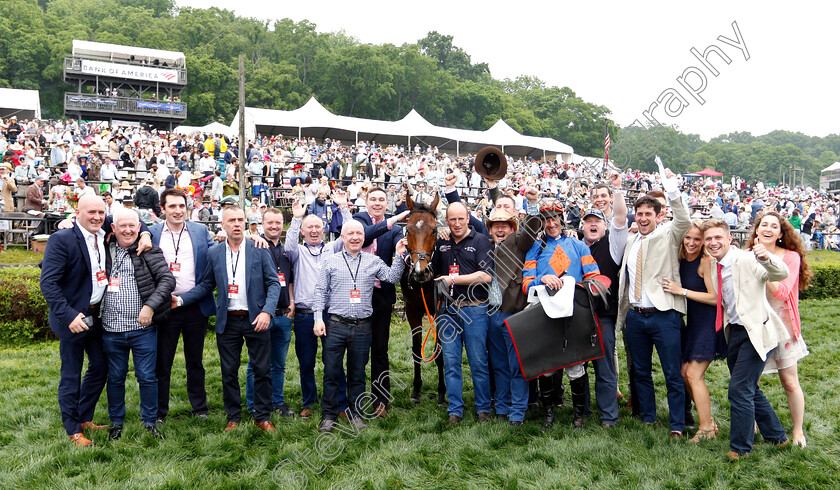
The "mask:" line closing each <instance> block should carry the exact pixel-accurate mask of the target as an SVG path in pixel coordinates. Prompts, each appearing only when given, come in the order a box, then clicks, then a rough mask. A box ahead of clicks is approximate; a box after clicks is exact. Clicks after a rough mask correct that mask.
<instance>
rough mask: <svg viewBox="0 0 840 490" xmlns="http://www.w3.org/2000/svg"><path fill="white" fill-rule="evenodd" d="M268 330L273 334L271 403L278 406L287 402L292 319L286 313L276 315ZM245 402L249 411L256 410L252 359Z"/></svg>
mask: <svg viewBox="0 0 840 490" xmlns="http://www.w3.org/2000/svg"><path fill="white" fill-rule="evenodd" d="M268 331H269V333H270V334H271V392H272V393H271V404H272V408H277V407H279V406H280V405H283V403H284V402H285V397H284V395H283V386H284V384H285V382H286V354H288V353H289V343H290V342H291V341H292V319H291V318H289V317H287V316H286V315H278V316H275V317H274V318H272V319H271V326H270V327H269V328H268ZM245 404H246V405H247V406H248V411H249V412H253V411H254V368H253V367H251V361H248V369H247V371H246V372H245Z"/></svg>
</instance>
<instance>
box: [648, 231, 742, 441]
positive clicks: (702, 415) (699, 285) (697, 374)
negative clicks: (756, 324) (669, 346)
mask: <svg viewBox="0 0 840 490" xmlns="http://www.w3.org/2000/svg"><path fill="white" fill-rule="evenodd" d="M701 223H702V222H701V221H699V220H694V221H692V223H691V228H690V229H689V230H688V232H686V234H685V237H684V238H683V242H682V245H681V246H680V282H681V284H682V285H677V284H676V283H675V282H673V281H670V280H669V279H667V278H665V279H664V280H663V289H664V290H665V292H668V293H671V294H675V295H679V296H684V297H685V298H686V300H687V301H686V317H687V320H686V328H685V330H684V333H683V336H682V375H683V379H684V380H685V389H686V394H687V395H688V396H689V397H690V398H691V399H692V400H694V406H695V407H696V408H697V416H698V418H699V419H700V420H699V426H698V430H697V433H695V434H694V437H692V438H691V439H690V442H699V441H701V440H703V439H714V438H715V437H717V434H718V428H717V424H716V423H715V420H714V418H712V404H711V400H710V398H709V389H708V388H707V387H706V381H705V379H704V377H705V375H706V370H707V369H708V368H709V364H711V362H712V361H714V360H718V359H723V358H725V357H726V340H725V339H724V336H723V330H720V331H717V332H716V331H715V314H716V307H715V305H716V304H717V295H716V294H715V293H714V292H713V291H714V289H713V286H712V278H711V270H712V268H711V257H709V255H708V254H707V253H706V251H705V249H704V247H703V232H702V231H701V230H700V226H701Z"/></svg>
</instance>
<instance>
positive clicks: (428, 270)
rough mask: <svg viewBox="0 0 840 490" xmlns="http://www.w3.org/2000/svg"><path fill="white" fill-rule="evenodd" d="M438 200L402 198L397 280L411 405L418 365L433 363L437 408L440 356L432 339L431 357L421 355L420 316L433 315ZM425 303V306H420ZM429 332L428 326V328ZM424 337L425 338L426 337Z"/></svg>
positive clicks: (442, 395)
mask: <svg viewBox="0 0 840 490" xmlns="http://www.w3.org/2000/svg"><path fill="white" fill-rule="evenodd" d="M439 201H440V196H439V195H437V196H435V199H434V201H432V204H431V205H426V204H424V203H421V202H414V201H413V200H412V199H411V197H406V206H407V207H408V209H409V211H410V213H409V215H408V222H407V224H406V227H405V229H406V238H407V240H408V245H407V247H406V248H407V251H408V254H409V259H410V261H411V262H410V266H407V267H406V268H405V270H404V271H403V275H402V278H401V279H400V286H401V287H402V294H403V300H404V302H405V316H406V319H407V320H408V324H409V326H410V327H411V353H412V357H413V360H414V385H413V389H412V391H411V401H412V402H414V403H420V389H421V388H422V386H423V380H422V377H421V375H420V369H421V367H422V364H424V363H428V362H431V360H432V359H434V361H435V363H436V364H437V368H438V399H437V402H438V405H443V404H445V403H446V382H445V381H444V378H443V354H442V352H441V346H440V339H439V338H437V337H435V344H434V353H433V354H432V355H431V356H424V354H423V349H422V346H423V343H424V342H423V338H422V337H423V315H424V314H429V315H430V316H431V315H434V314H435V310H436V305H435V284H434V283H435V281H434V273H433V272H432V254H433V253H434V250H435V239H436V238H437V224H436V217H437V213H436V212H435V210H436V209H437V205H438V202H439ZM424 299H425V304H424ZM430 328H431V326H430ZM427 337H428V335H427Z"/></svg>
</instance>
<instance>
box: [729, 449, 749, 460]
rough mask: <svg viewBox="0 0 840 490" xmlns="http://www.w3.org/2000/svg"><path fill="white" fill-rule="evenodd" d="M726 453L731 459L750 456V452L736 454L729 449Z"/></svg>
mask: <svg viewBox="0 0 840 490" xmlns="http://www.w3.org/2000/svg"><path fill="white" fill-rule="evenodd" d="M726 455H727V456H729V459H731V460H732V461H737V460H739V459H744V458H749V457H750V453H745V454H738V453H736V452H735V451H729V452H728V453H726Z"/></svg>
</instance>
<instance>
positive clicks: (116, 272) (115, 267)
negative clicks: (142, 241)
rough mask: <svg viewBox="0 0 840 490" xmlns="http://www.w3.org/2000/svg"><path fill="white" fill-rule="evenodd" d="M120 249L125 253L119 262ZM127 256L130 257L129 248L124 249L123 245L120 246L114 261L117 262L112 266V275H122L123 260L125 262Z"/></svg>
mask: <svg viewBox="0 0 840 490" xmlns="http://www.w3.org/2000/svg"><path fill="white" fill-rule="evenodd" d="M120 250H122V251H123V252H124V253H123V255H122V257H121V258H120V261H119V262H117V257H118V256H119V255H120ZM126 257H128V250H124V249H123V248H122V247H119V246H118V247H117V251H116V253H115V254H114V262H115V263H114V265H113V266H112V267H111V275H112V276H114V277H120V266H121V265H122V263H123V262H125V258H126Z"/></svg>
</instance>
